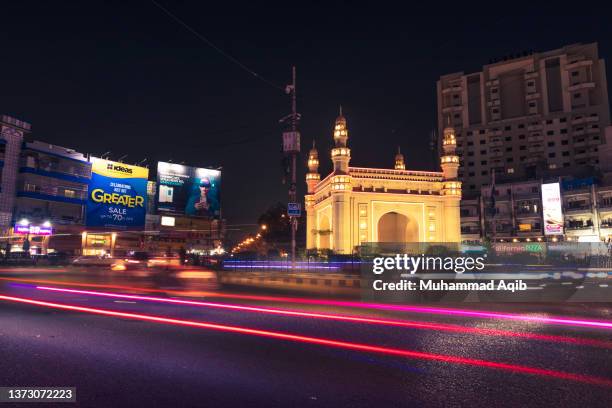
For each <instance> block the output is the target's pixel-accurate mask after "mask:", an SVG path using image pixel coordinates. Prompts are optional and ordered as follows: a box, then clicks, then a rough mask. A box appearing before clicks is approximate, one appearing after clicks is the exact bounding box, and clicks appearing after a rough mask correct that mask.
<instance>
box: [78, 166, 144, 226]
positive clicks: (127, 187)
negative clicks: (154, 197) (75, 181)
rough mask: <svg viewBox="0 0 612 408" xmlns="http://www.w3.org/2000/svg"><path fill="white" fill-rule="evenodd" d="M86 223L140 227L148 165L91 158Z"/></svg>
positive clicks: (142, 218) (91, 224)
mask: <svg viewBox="0 0 612 408" xmlns="http://www.w3.org/2000/svg"><path fill="white" fill-rule="evenodd" d="M90 161H91V181H90V182H89V192H88V197H87V226H88V227H105V228H115V229H138V228H144V224H145V215H146V208H147V203H146V200H147V179H148V177H149V169H147V168H145V167H139V166H132V165H130V164H125V163H118V162H114V161H110V160H105V159H99V158H96V157H92V158H91V160H90Z"/></svg>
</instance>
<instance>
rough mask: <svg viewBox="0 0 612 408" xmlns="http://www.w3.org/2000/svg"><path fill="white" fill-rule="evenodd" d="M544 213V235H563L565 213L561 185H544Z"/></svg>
mask: <svg viewBox="0 0 612 408" xmlns="http://www.w3.org/2000/svg"><path fill="white" fill-rule="evenodd" d="M542 212H543V213H544V235H562V234H563V212H562V210H561V191H560V189H559V183H548V184H542Z"/></svg>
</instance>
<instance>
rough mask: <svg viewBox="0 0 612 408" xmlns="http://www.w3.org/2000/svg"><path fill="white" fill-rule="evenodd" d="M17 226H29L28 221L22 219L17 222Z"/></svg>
mask: <svg viewBox="0 0 612 408" xmlns="http://www.w3.org/2000/svg"><path fill="white" fill-rule="evenodd" d="M19 225H30V220H28V219H27V218H22V219H21V220H19Z"/></svg>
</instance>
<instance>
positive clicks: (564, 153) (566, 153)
mask: <svg viewBox="0 0 612 408" xmlns="http://www.w3.org/2000/svg"><path fill="white" fill-rule="evenodd" d="M569 153H570V152H563V153H561V155H562V156H564V157H567V156H569Z"/></svg>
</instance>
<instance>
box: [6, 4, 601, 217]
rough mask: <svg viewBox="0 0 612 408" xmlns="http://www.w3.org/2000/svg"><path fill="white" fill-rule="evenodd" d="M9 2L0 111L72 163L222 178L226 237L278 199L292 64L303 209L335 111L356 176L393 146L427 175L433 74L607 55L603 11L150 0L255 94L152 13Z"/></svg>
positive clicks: (325, 161)
mask: <svg viewBox="0 0 612 408" xmlns="http://www.w3.org/2000/svg"><path fill="white" fill-rule="evenodd" d="M14 3H18V4H12V5H9V3H7V2H5V3H4V4H3V8H2V24H1V26H0V33H1V34H2V36H1V38H2V40H1V44H2V64H1V65H0V69H1V72H2V75H1V76H0V78H1V79H0V81H1V86H0V112H2V113H6V114H9V115H11V116H15V117H17V118H19V119H22V120H25V121H28V122H30V123H32V126H33V137H34V138H35V139H38V140H43V141H46V142H49V143H53V144H58V145H61V146H66V147H71V148H74V149H76V150H78V151H81V152H84V153H91V154H94V155H100V154H102V153H104V152H106V151H109V150H110V151H112V153H111V155H110V158H111V159H117V158H119V157H121V156H123V155H125V154H127V158H126V159H125V161H126V162H127V163H137V162H139V161H141V160H143V159H144V158H147V159H148V163H150V164H153V163H155V161H157V160H166V161H167V160H172V161H174V162H184V163H185V164H188V165H194V166H202V167H217V166H223V196H222V199H223V203H222V205H223V212H224V218H226V219H227V220H228V223H229V224H230V225H232V224H248V223H254V222H256V220H257V217H258V215H259V214H261V213H262V212H263V211H264V210H265V209H266V208H267V207H268V206H269V205H270V204H273V203H274V202H276V201H279V200H280V201H285V200H286V188H287V187H286V186H284V185H282V184H281V179H282V168H281V158H282V155H281V152H280V149H281V146H280V142H281V132H282V128H281V126H280V125H279V124H278V120H279V119H280V118H281V117H283V116H285V115H287V114H288V113H289V109H290V105H289V99H288V97H287V96H286V95H285V94H284V93H283V91H282V90H281V89H279V88H284V86H285V85H286V84H287V83H289V81H290V74H291V65H292V64H295V65H296V66H297V70H298V98H299V99H298V111H299V112H300V113H301V114H302V123H301V131H302V146H303V149H302V150H303V151H302V157H301V160H300V162H299V163H300V172H299V176H298V177H299V180H298V181H299V183H298V186H299V188H300V190H299V192H300V197H301V195H302V194H303V192H304V190H305V183H304V182H303V180H304V178H303V175H304V169H305V160H306V159H305V156H306V154H307V150H308V149H309V148H310V145H311V143H312V139H313V138H315V139H316V141H317V146H318V147H319V154H320V160H321V164H322V166H321V173H322V175H323V176H325V174H326V173H327V172H329V169H330V167H331V163H330V160H329V149H330V147H331V144H332V126H333V121H334V119H335V117H336V116H337V113H338V105H340V104H341V105H342V106H343V109H344V113H345V116H346V117H347V120H348V125H349V131H350V134H349V136H350V138H349V146H350V147H351V148H352V156H353V158H352V160H351V164H352V165H356V166H377V167H389V168H391V167H392V164H393V156H394V154H395V151H396V149H397V146H398V145H400V146H401V148H402V152H403V153H404V154H405V156H406V164H407V168H409V169H437V167H436V166H437V163H436V162H435V161H434V155H433V153H432V152H431V150H430V149H429V139H430V133H431V130H432V129H433V128H434V127H435V126H436V96H435V92H436V91H435V89H436V88H435V86H436V84H435V82H436V80H437V79H438V78H439V76H440V75H442V74H447V73H451V72H456V71H466V72H470V71H475V70H478V69H479V67H480V66H482V65H483V64H486V63H488V62H489V60H490V59H491V58H492V57H498V56H503V55H507V54H512V53H517V52H521V51H524V50H528V49H535V50H538V51H545V50H549V49H554V48H558V47H560V46H563V45H565V44H570V43H575V42H583V43H585V42H591V41H598V42H599V46H600V48H599V51H600V56H602V57H603V58H606V59H607V60H608V61H610V60H611V57H612V26H611V25H610V18H609V16H608V15H606V13H602V14H601V16H600V17H577V16H571V17H551V16H550V15H548V16H545V17H544V16H540V17H513V16H506V17H504V16H502V15H497V16H491V17H486V16H476V15H473V16H471V17H470V18H467V17H464V16H449V17H440V16H436V17H433V16H430V17H428V16H418V15H408V14H406V12H405V11H402V10H394V9H393V8H389V7H387V8H384V9H383V8H381V10H376V9H373V8H372V7H369V8H367V9H357V8H355V7H353V6H347V5H345V6H337V7H332V6H330V5H327V4H325V5H320V6H317V7H312V8H310V9H289V8H284V9H283V8H274V9H272V8H270V9H266V8H261V7H259V6H258V5H256V4H255V2H253V3H250V5H248V6H243V7H241V6H238V5H235V6H233V7H232V8H231V9H227V10H213V9H211V8H210V7H208V6H206V5H205V2H195V1H193V2H187V1H180V2H169V1H167V0H166V1H161V4H162V5H164V6H165V7H166V8H168V9H169V10H170V11H171V12H172V13H174V14H175V15H176V16H178V17H179V18H180V19H181V20H183V21H184V22H185V23H186V24H188V25H189V26H190V27H192V28H193V29H194V30H196V31H197V32H198V33H200V34H201V35H202V36H204V37H205V38H206V39H208V40H209V41H211V42H212V43H214V44H215V45H216V46H217V47H218V48H219V49H221V50H223V52H225V53H227V54H228V55H231V56H232V57H234V58H235V59H237V60H238V61H239V62H240V63H241V64H244V65H245V66H246V67H248V69H249V70H252V71H254V72H257V73H258V74H259V75H260V76H261V77H262V78H264V79H265V81H264V80H260V79H258V78H257V77H255V76H254V75H252V74H250V73H249V72H247V71H246V70H245V69H243V68H241V67H240V66H238V65H237V64H236V63H235V62H232V61H230V60H229V59H228V58H226V57H225V56H223V55H222V54H220V53H219V52H217V51H216V50H215V49H213V48H212V47H210V46H209V45H207V44H206V43H205V42H204V41H203V40H201V39H199V38H198V37H197V36H196V35H194V34H193V33H191V32H189V31H188V30H187V29H186V28H185V27H183V26H181V25H180V24H179V23H177V22H176V21H174V20H172V18H171V17H169V16H168V15H167V14H165V13H164V12H163V11H162V10H160V9H159V8H158V7H156V6H155V4H154V3H153V2H151V1H148V0H138V1H131V2H129V5H126V4H124V3H123V2H119V1H116V2H111V1H89V2H42V1H41V2H14ZM287 4H288V3H287ZM609 64H611V62H609ZM610 74H611V73H610V68H608V77H611V75H610ZM270 83H272V84H273V85H271V84H270ZM300 200H301V198H300Z"/></svg>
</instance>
